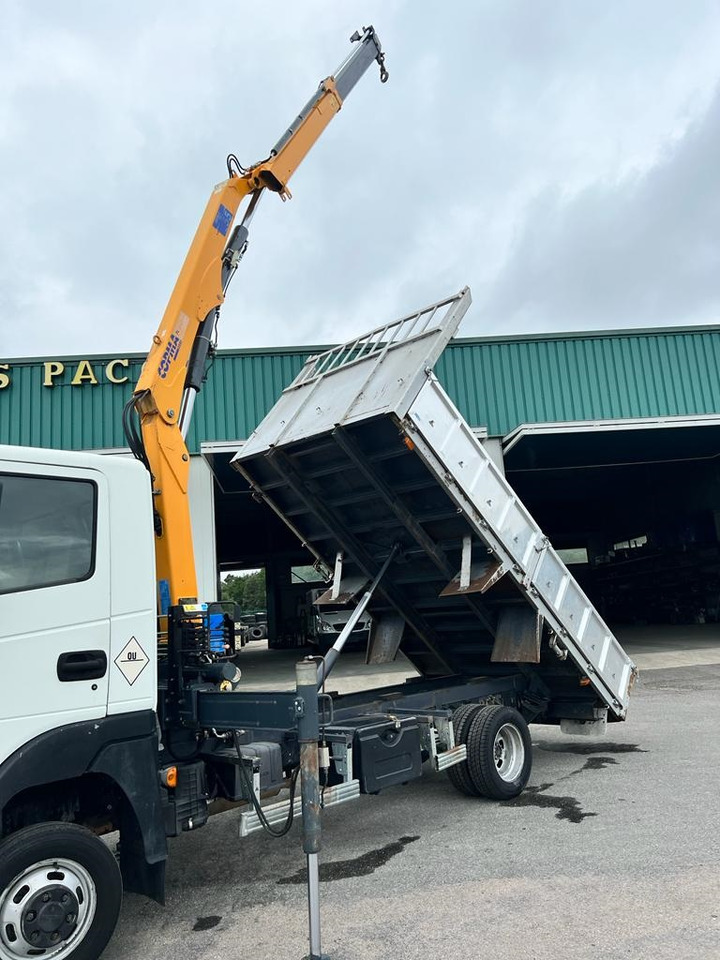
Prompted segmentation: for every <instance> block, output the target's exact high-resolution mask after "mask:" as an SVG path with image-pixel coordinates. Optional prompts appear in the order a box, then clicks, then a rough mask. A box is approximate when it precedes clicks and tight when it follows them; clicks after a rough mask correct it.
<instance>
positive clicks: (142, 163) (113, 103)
mask: <svg viewBox="0 0 720 960" xmlns="http://www.w3.org/2000/svg"><path fill="white" fill-rule="evenodd" d="M262 9H263V8H258V10H260V11H262ZM440 9H441V8H440V7H439V6H438V5H437V4H436V3H431V2H429V0H393V2H388V0H385V2H381V0H372V2H360V0H348V2H347V3H345V4H342V5H340V4H336V5H331V6H328V5H327V4H326V3H324V2H323V3H321V2H320V0H306V2H304V3H303V4H296V3H289V2H287V3H282V2H280V3H279V4H276V5H275V6H274V7H273V8H272V15H271V16H270V15H269V16H268V18H267V20H266V21H263V20H262V18H261V15H260V16H254V17H248V16H247V14H246V7H244V6H243V5H240V4H236V5H233V6H226V7H223V8H222V13H221V14H220V13H219V12H218V9H217V8H215V7H214V6H213V5H211V4H204V5H198V4H195V3H191V2H189V0H175V2H170V0H157V2H156V3H154V4H153V5H150V6H148V5H147V4H145V3H141V2H140V0H127V2H125V3H123V4H119V3H110V4H97V3H94V2H89V0H86V2H81V0H75V2H73V3H71V4H57V3H54V2H49V0H46V2H41V0H37V2H34V3H33V4H26V3H20V2H18V0H16V2H12V0H8V3H6V4H5V5H4V8H3V13H2V17H3V18H4V22H3V23H2V24H0V29H2V32H3V36H4V57H3V60H2V62H0V90H1V91H2V92H1V93H0V173H2V176H1V177H0V317H2V322H1V323H0V353H2V354H3V356H5V357H7V356H13V355H24V354H48V353H62V352H67V353H71V352H95V351H97V352H99V351H130V350H143V349H145V347H146V346H147V345H148V343H149V340H150V337H151V335H152V333H153V331H154V329H155V326H156V324H157V323H158V321H159V318H160V316H161V315H162V312H163V310H164V307H165V304H166V302H167V299H168V297H169V294H170V291H171V289H172V285H173V283H174V280H175V277H176V275H177V272H178V269H179V267H180V265H181V263H182V260H183V258H184V256H185V252H186V249H187V246H188V244H189V242H190V240H191V238H192V234H193V232H194V230H195V227H196V224H197V222H198V219H199V217H200V215H201V213H202V210H203V207H204V204H205V202H206V199H207V197H208V195H209V193H210V190H211V188H212V186H213V184H214V183H215V182H216V181H217V180H219V179H221V178H222V177H223V176H224V158H225V154H226V153H227V152H228V151H230V150H233V151H235V152H237V153H238V155H239V156H240V157H241V159H242V160H243V161H245V162H251V161H253V160H256V159H258V157H259V156H262V155H264V153H265V151H266V150H267V148H268V146H269V145H270V144H272V143H273V142H274V141H275V139H276V138H277V136H278V135H279V133H280V132H281V131H282V130H283V128H284V127H285V126H286V125H287V123H288V122H289V121H290V119H291V118H292V116H293V115H294V113H295V112H296V111H297V109H298V107H299V106H300V105H301V104H302V103H303V102H304V100H305V99H306V98H307V96H308V95H309V93H310V91H311V90H312V89H313V88H314V86H315V84H316V83H317V81H318V80H319V79H320V78H321V77H322V76H323V75H324V74H325V73H327V72H329V71H330V70H331V69H332V68H333V67H334V66H335V65H336V64H337V62H338V61H339V60H340V59H341V58H342V56H344V54H345V52H346V51H347V49H348V44H347V37H348V36H349V34H350V33H351V32H352V30H353V29H354V28H355V27H357V26H360V25H362V24H363V23H367V22H369V21H370V20H373V21H374V22H375V25H376V27H377V28H378V31H379V32H380V35H381V37H382V40H383V43H384V45H385V47H386V50H387V57H388V67H389V68H390V72H391V78H390V82H389V83H388V84H386V85H385V86H384V87H381V86H380V84H379V83H378V80H377V77H376V76H375V75H374V73H373V72H371V73H370V75H369V76H368V77H367V78H365V79H364V80H363V81H362V83H361V84H360V85H359V86H358V88H357V89H356V90H355V91H353V94H352V96H351V99H350V100H349V101H348V103H347V104H346V106H345V107H344V108H343V111H342V113H341V115H340V116H339V117H338V118H337V120H336V121H334V122H333V124H332V125H331V126H330V128H329V129H328V131H327V133H326V134H325V136H324V137H323V138H322V140H321V141H320V142H319V143H318V145H317V146H316V147H315V149H314V150H313V152H312V154H311V155H310V157H309V158H308V159H307V161H306V162H305V164H304V165H303V166H302V167H301V168H300V170H299V171H298V173H297V175H296V176H295V178H294V180H293V182H292V184H291V187H292V190H293V194H294V199H293V200H292V202H291V203H290V204H281V203H280V202H279V201H278V200H277V198H276V197H274V196H269V197H267V198H266V199H264V200H263V204H262V206H261V208H260V210H259V212H258V216H257V217H256V219H255V221H254V223H253V232H252V238H251V248H250V251H249V253H248V255H247V257H246V259H245V261H244V262H243V264H242V268H241V271H240V273H239V274H238V277H237V279H236V280H235V281H234V284H233V287H231V290H230V294H229V298H228V302H227V303H226V305H225V307H224V309H223V318H222V326H221V331H220V342H221V346H225V347H230V346H251V345H267V344H278V343H302V342H304V343H308V342H310V343H317V342H323V341H328V340H335V339H340V338H342V337H345V336H350V335H351V334H353V333H356V332H358V331H359V330H360V329H362V327H365V326H368V325H370V324H372V323H375V322H379V321H380V320H382V319H385V318H386V317H387V316H388V315H397V314H399V313H401V312H404V311H405V310H407V309H409V308H412V307H415V306H418V305H420V304H422V303H423V302H425V301H429V300H433V299H436V298H438V297H440V296H443V295H444V294H446V293H448V292H450V291H452V290H454V289H457V288H459V287H460V286H462V285H464V284H465V283H470V284H471V285H472V287H473V292H474V296H475V301H476V304H478V306H476V308H475V310H474V311H472V312H471V314H470V315H469V317H468V320H467V321H466V323H465V326H464V328H463V332H464V333H466V334H471V333H479V332H490V331H491V330H499V329H502V330H513V329H522V328H526V329H556V328H558V327H562V326H564V325H572V326H586V325H588V324H590V323H595V324H597V325H605V326H618V325H621V324H624V323H629V324H634V323H637V322H646V321H645V320H641V314H642V317H647V322H654V323H682V322H686V321H691V320H693V319H695V318H701V319H702V318H705V317H706V316H707V314H708V312H709V311H710V310H711V306H712V304H713V303H715V302H716V301H717V285H716V284H717V283H718V282H720V281H717V280H715V281H713V279H712V276H711V273H710V270H709V268H708V269H706V270H705V271H704V272H702V271H701V273H702V276H703V279H702V281H701V282H698V283H697V284H696V285H694V286H693V285H692V284H691V283H690V282H689V280H688V278H689V277H690V275H691V267H690V265H689V264H688V265H686V266H684V267H683V268H682V271H680V272H679V273H678V270H677V269H675V272H674V273H673V269H674V268H673V269H667V268H665V271H664V272H665V273H666V277H665V278H664V283H665V287H666V288H667V292H666V294H665V295H664V296H663V298H662V303H658V304H657V307H656V306H655V305H654V304H653V303H652V302H648V303H646V304H645V306H644V309H643V311H641V310H640V309H639V307H638V306H637V303H635V302H634V300H635V301H637V299H638V297H639V296H640V294H639V293H638V290H639V289H640V287H639V286H638V284H641V277H642V269H640V270H639V271H638V269H633V270H631V269H630V268H629V265H628V264H629V262H631V261H632V258H633V255H634V251H633V246H632V245H633V243H640V242H641V241H642V242H643V243H646V244H647V239H646V238H647V237H648V236H649V235H654V234H656V233H658V232H659V229H660V227H659V221H658V218H659V217H663V216H664V219H663V223H662V227H663V229H664V230H665V231H666V232H667V233H670V227H671V225H672V221H673V218H676V219H677V220H678V221H679V223H678V227H677V229H676V230H675V231H674V233H675V234H676V235H678V236H679V235H680V234H682V237H683V243H684V245H685V248H686V249H687V250H688V251H690V250H691V249H694V250H695V251H696V254H695V256H696V258H697V257H699V251H700V249H701V248H702V249H705V250H706V257H708V258H710V259H711V255H712V249H713V247H712V243H710V246H709V247H708V246H707V239H708V238H707V223H708V214H707V211H706V209H705V208H704V207H702V206H698V205H697V204H696V203H695V202H694V198H695V196H696V194H695V192H694V188H693V187H692V185H691V184H689V183H687V182H686V181H685V180H684V179H683V178H684V177H690V176H695V177H697V176H699V174H698V173H696V172H693V170H694V168H693V169H691V167H690V166H689V165H688V164H686V165H685V166H684V167H683V161H682V157H683V156H684V153H685V150H686V148H688V149H689V146H688V145H690V144H691V142H692V140H693V138H697V137H699V136H701V134H700V133H699V132H698V131H700V129H701V128H702V129H703V130H705V131H706V133H705V134H703V135H704V136H705V137H706V144H707V149H708V150H709V149H710V148H711V147H712V148H713V149H715V150H716V148H717V143H716V141H713V142H712V143H711V134H712V130H713V129H715V130H716V129H717V126H718V117H717V108H716V107H713V108H712V110H710V109H709V107H708V102H709V94H708V91H709V90H710V89H711V88H712V86H713V85H714V84H715V83H717V81H718V79H719V78H720V65H719V64H718V59H717V55H716V52H717V47H718V42H719V41H720V14H719V13H718V9H717V6H716V5H715V4H714V3H712V2H698V3H697V4H695V5H693V7H692V9H690V8H688V7H687V6H686V5H678V4H677V3H675V2H672V0H637V2H636V3H633V4H626V5H623V6H620V5H617V4H605V5H598V4H592V5H591V4H581V3H577V2H576V0H554V2H545V0H508V2H503V3H497V2H496V0H487V2H484V3H483V2H469V0H468V2H461V0H457V2H455V3H452V4H446V5H445V6H444V7H443V8H442V14H441V13H440ZM148 11H150V12H148ZM703 117H704V118H705V120H704V121H703V122H701V119H702V118H703ZM683 137H684V138H685V139H683ZM673 144H674V145H675V146H674V147H673V146H672V145H673ZM713 144H714V146H713ZM668 150H670V152H668ZM699 162H700V161H699V160H698V163H699ZM663 170H665V171H666V173H665V174H663V172H662V171H663ZM672 170H675V171H676V173H675V175H671V171H672ZM706 172H707V175H708V177H710V176H711V174H710V172H709V170H708V171H706ZM641 175H642V176H644V178H645V179H640V177H641ZM663 176H665V177H666V178H668V180H670V179H672V180H673V183H672V184H671V183H669V182H668V184H667V187H666V188H665V191H666V196H667V197H668V200H667V203H666V201H665V199H663V197H661V196H660V194H659V193H657V194H656V198H655V200H654V202H651V198H650V196H649V194H648V193H647V191H649V190H650V187H649V184H650V183H651V182H652V181H654V180H655V179H656V178H660V179H662V177H663ZM658 182H659V181H658ZM683 189H684V190H685V191H686V194H683V193H682V190H683ZM712 190H713V186H712V184H708V185H707V187H706V189H705V194H706V195H709V194H711V193H712ZM646 195H647V197H648V199H646V200H645V201H643V200H642V197H643V196H646ZM673 198H674V199H673ZM658 203H660V204H661V205H662V204H665V205H666V206H667V210H666V212H665V214H661V213H659V212H658V211H657V210H655V209H654V207H655V205H657V204H658ZM631 211H632V214H631ZM618 234H619V235H622V236H623V237H624V238H625V239H624V241H623V244H624V246H623V250H624V251H625V253H624V255H623V256H614V255H611V252H612V250H610V252H603V251H604V249H605V247H608V245H609V246H610V247H611V248H612V245H611V244H609V241H607V242H605V247H603V243H602V242H600V241H601V240H602V237H603V236H606V237H610V236H614V235H618ZM612 249H614V248H612ZM648 250H649V245H648ZM545 251H547V254H546V253H545ZM708 251H709V252H708ZM573 252H574V253H575V256H574V258H573V257H572V256H571V254H572V253H573ZM581 252H582V256H581V255H580V254H581ZM601 253H602V256H600V254H601ZM669 255H670V250H669V249H668V251H667V253H666V256H669ZM563 256H565V257H566V258H567V259H568V266H569V267H570V266H571V267H572V270H565V271H564V272H563V273H562V275H560V274H558V272H557V264H556V263H555V262H554V261H555V258H556V257H560V259H561V260H562V257H563ZM613 256H614V260H613ZM603 257H604V258H605V260H606V261H607V268H606V269H604V270H602V271H601V272H602V276H603V281H602V283H599V282H598V283H597V284H596V286H597V287H598V289H597V290H595V289H594V288H593V286H592V282H590V286H589V287H588V288H587V289H588V291H589V292H588V293H587V296H586V295H585V292H584V291H585V286H584V283H581V282H580V280H579V279H578V278H579V276H580V275H581V274H582V273H583V271H585V273H587V271H588V270H589V269H590V265H591V264H592V263H596V262H597V263H598V269H600V264H601V262H602V258H603ZM647 259H648V262H650V260H651V257H650V254H649V253H648V255H647ZM681 259H682V258H681ZM673 276H677V283H674V282H673ZM716 277H717V273H716ZM553 278H554V279H553ZM559 278H560V279H559ZM591 280H592V278H591ZM646 287H647V285H646ZM608 288H611V289H608ZM633 298H634V300H633ZM670 304H673V305H674V306H673V309H672V310H670V307H669V305H670ZM603 305H604V306H603Z"/></svg>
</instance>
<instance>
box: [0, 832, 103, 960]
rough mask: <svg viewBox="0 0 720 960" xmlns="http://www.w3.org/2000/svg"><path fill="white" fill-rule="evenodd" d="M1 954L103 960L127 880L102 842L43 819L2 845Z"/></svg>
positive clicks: (1, 957) (0, 958) (15, 959)
mask: <svg viewBox="0 0 720 960" xmlns="http://www.w3.org/2000/svg"><path fill="white" fill-rule="evenodd" d="M0 891H1V892H0V960H20V958H23V960H24V958H27V957H33V956H41V957H43V958H44V960H51V958H53V957H57V956H60V955H62V957H63V960H65V958H66V957H67V958H70V957H72V960H97V958H98V957H99V956H100V954H101V953H102V952H103V950H104V949H105V946H106V945H107V942H108V940H109V939H110V937H111V936H112V933H113V930H114V929H115V924H116V923H117V918H118V914H119V913H120V904H121V903H122V879H121V877H120V869H119V867H118V865H117V863H116V861H115V857H114V856H113V855H112V853H111V852H110V850H109V849H108V848H107V847H106V845H105V844H104V843H103V841H102V840H100V839H99V838H98V837H96V836H95V834H93V833H91V832H90V831H89V830H87V829H86V828H85V827H79V826H77V825H76V824H73V823H38V824H34V825H33V826H31V827H25V828H24V829H22V830H18V831H17V833H13V834H11V836H9V837H8V838H7V839H6V840H4V841H3V842H2V843H0Z"/></svg>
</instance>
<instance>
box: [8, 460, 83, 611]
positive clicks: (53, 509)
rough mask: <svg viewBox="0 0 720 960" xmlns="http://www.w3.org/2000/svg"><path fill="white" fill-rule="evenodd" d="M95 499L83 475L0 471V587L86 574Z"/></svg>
mask: <svg viewBox="0 0 720 960" xmlns="http://www.w3.org/2000/svg"><path fill="white" fill-rule="evenodd" d="M96 499H97V498H96V487H95V484H94V483H91V482H90V481H88V480H65V479H60V478H56V477H36V476H27V475H19V474H7V473H0V593H16V592H19V591H21V590H37V589H39V588H40V587H50V586H55V585H59V584H62V583H74V582H76V581H79V580H87V579H88V578H89V577H91V576H92V573H93V569H94V563H95V526H96V519H95V518H96Z"/></svg>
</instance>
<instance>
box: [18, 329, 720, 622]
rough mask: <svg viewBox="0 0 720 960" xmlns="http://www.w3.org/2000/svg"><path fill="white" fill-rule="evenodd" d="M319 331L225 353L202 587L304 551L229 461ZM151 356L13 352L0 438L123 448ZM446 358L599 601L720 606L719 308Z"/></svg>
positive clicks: (466, 349) (696, 614) (208, 467)
mask: <svg viewBox="0 0 720 960" xmlns="http://www.w3.org/2000/svg"><path fill="white" fill-rule="evenodd" d="M322 349H323V348H321V347H304V348H299V347H295V348H275V349H266V350H221V351H219V352H218V354H217V356H216V358H215V361H214V364H213V365H212V367H211V369H210V371H209V374H208V379H207V383H206V385H205V389H204V390H203V392H202V394H201V395H200V398H199V400H198V402H197V404H196V406H195V413H194V422H193V426H192V428H191V433H190V436H189V438H188V443H189V447H190V450H191V452H192V453H193V454H194V456H193V458H192V471H191V491H190V494H191V503H192V510H193V522H194V527H195V541H196V552H197V553H198V565H199V567H200V570H201V586H203V587H204V595H206V596H210V595H211V594H212V592H213V591H214V589H215V587H216V582H217V581H216V574H217V569H218V566H220V567H223V568H226V569H228V568H231V567H242V566H256V565H258V564H265V565H268V564H272V563H273V562H274V560H273V557H275V556H276V555H277V554H278V552H282V551H287V550H295V551H296V552H297V547H296V546H291V545H290V544H289V543H288V541H287V537H286V534H285V532H284V530H283V529H281V528H280V527H279V526H278V525H277V524H276V522H275V519H274V518H269V517H266V516H265V515H263V514H261V513H259V509H260V508H259V507H258V506H257V505H255V504H254V502H251V499H250V498H249V497H248V495H247V490H244V489H243V488H242V481H241V479H240V478H239V477H238V476H237V475H236V474H235V473H234V472H233V471H232V470H230V469H229V467H228V464H229V460H230V458H231V456H232V454H233V452H234V451H235V450H236V449H237V447H238V446H239V445H240V444H241V443H242V441H243V440H245V439H246V438H247V437H248V436H249V434H250V433H251V431H252V430H253V428H254V427H255V426H256V425H257V424H258V423H259V422H260V420H261V419H262V417H263V416H264V414H265V413H266V412H267V411H268V410H269V409H270V407H271V406H272V405H273V403H274V402H275V400H276V399H277V397H278V396H279V394H280V393H281V391H282V390H283V389H284V387H286V386H287V385H288V384H289V383H290V382H291V381H292V380H293V378H294V377H295V375H296V374H297V373H298V372H299V370H300V368H301V367H302V364H303V362H304V361H305V359H306V358H307V357H308V356H309V355H311V354H312V353H317V352H318V351H320V350H322ZM142 362H143V356H142V355H139V354H138V355H126V356H122V357H119V356H116V355H113V356H111V355H107V356H106V355H101V356H98V355H96V356H90V357H87V356H86V357H54V358H40V359H37V358H32V359H11V358H8V359H5V360H3V359H2V358H0V443H4V444H8V443H9V444H20V445H31V446H40V447H58V448H63V449H83V450H90V449H96V450H102V451H106V452H110V451H115V452H116V451H119V450H122V449H123V448H124V446H125V442H124V438H123V436H122V429H121V411H122V407H123V405H124V403H125V401H126V400H127V398H128V396H129V395H130V393H131V390H132V385H133V383H134V382H135V381H136V380H137V377H138V375H139V372H140V368H141V366H142ZM436 372H437V374H438V376H439V378H440V380H441V381H442V383H443V385H444V386H445V388H446V389H447V391H448V393H449V394H450V396H451V397H452V399H453V400H454V402H455V403H456V404H457V406H458V407H459V409H460V411H461V412H462V414H463V415H464V416H465V418H466V419H467V420H468V422H469V423H470V424H471V426H473V427H474V428H476V430H477V431H478V435H479V436H480V437H481V438H482V439H483V440H484V442H485V443H486V444H487V445H488V447H489V448H490V451H491V453H492V455H493V456H494V458H495V459H496V462H498V463H499V464H501V465H503V467H504V469H505V471H506V473H507V475H508V478H509V479H510V481H511V483H512V484H513V485H514V486H515V488H516V489H517V490H518V492H519V494H520V496H521V497H522V498H523V500H525V501H526V503H527V504H528V506H529V508H530V509H531V511H532V512H533V513H534V514H535V515H536V517H537V519H538V520H539V521H540V523H541V524H542V525H543V527H544V529H545V530H546V532H547V533H548V535H549V536H550V537H551V539H552V540H553V541H554V542H555V544H556V546H558V547H560V548H564V549H566V550H568V551H572V552H573V555H575V556H576V557H577V558H579V559H581V560H582V561H583V564H584V566H585V568H586V572H587V576H588V578H589V580H588V584H587V588H588V590H589V591H591V592H592V590H595V596H594V599H596V601H597V600H598V598H599V602H600V605H601V607H602V606H603V605H605V607H606V608H607V610H608V611H609V613H610V614H612V615H615V616H616V617H623V616H625V615H626V610H627V609H629V607H630V606H631V605H632V606H633V609H637V608H638V607H640V608H642V609H643V610H645V614H644V615H645V616H646V617H647V618H648V619H658V618H661V619H662V618H665V619H673V618H677V619H685V620H687V619H696V620H697V619H700V620H702V619H703V618H705V619H718V616H719V613H718V608H720V562H718V559H717V552H718V549H717V544H718V531H719V530H720V376H719V373H720V326H704V327H699V326H695V327H674V328H662V329H644V330H622V331H598V332H592V333H586V334H562V335H561V334H548V335H536V336H514V337H485V338H465V339H457V340H455V341H453V342H452V343H451V344H450V345H449V346H448V347H447V349H446V350H445V352H444V354H443V356H442V357H441V359H440V361H439V363H438V365H437V368H436ZM625 545H627V546H625ZM623 565H624V566H623ZM631 568H632V569H631ZM623 570H624V571H625V572H624V573H623ZM638 571H639V573H638ZM591 581H592V582H591ZM653 584H655V585H656V586H653ZM660 584H661V585H662V588H661V589H660V587H659V586H657V585H660ZM630 597H632V598H633V600H632V604H630V602H629V599H630ZM663 605H664V606H663ZM660 607H663V609H660Z"/></svg>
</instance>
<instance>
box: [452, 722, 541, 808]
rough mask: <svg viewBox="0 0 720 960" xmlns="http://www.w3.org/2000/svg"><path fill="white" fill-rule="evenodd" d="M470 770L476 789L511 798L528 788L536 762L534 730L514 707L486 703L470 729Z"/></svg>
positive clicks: (507, 798)
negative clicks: (531, 771) (531, 735)
mask: <svg viewBox="0 0 720 960" xmlns="http://www.w3.org/2000/svg"><path fill="white" fill-rule="evenodd" d="M466 744H467V752H468V760H467V763H468V770H469V771H470V776H471V778H472V781H473V784H474V785H475V790H476V793H477V794H478V795H480V796H483V797H490V799H492V800H511V799H512V798H513V797H517V796H518V794H519V793H522V791H523V790H524V788H525V785H526V784H527V782H528V779H529V778H530V768H531V766H532V742H531V740H530V731H529V729H528V725H527V723H526V722H525V720H524V718H523V717H522V715H521V714H519V713H518V711H517V710H514V709H513V708H512V707H503V706H496V705H494V706H489V707H483V708H482V709H481V710H480V711H479V712H478V713H476V714H475V715H474V717H473V719H472V722H471V724H470V726H469V728H468V731H467V739H466Z"/></svg>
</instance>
